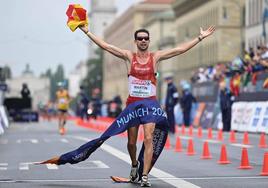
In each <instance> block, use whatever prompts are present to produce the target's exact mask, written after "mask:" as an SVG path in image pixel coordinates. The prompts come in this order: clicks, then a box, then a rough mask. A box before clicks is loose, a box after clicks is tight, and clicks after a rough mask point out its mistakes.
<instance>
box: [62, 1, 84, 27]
mask: <svg viewBox="0 0 268 188" xmlns="http://www.w3.org/2000/svg"><path fill="white" fill-rule="evenodd" d="M66 15H67V16H68V21H67V25H68V27H69V28H70V29H71V30H72V31H73V32H74V31H75V30H76V29H77V27H78V26H80V25H86V26H87V25H88V18H87V11H86V10H85V9H84V8H83V7H82V6H81V5H79V4H74V5H69V8H68V9H67V11H66Z"/></svg>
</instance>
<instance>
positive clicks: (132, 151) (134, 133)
mask: <svg viewBox="0 0 268 188" xmlns="http://www.w3.org/2000/svg"><path fill="white" fill-rule="evenodd" d="M138 130H139V127H131V128H129V129H128V131H127V133H128V134H127V135H128V143H127V149H128V153H129V155H130V159H131V162H132V166H136V165H137V159H136V154H137V145H136V144H137V137H138Z"/></svg>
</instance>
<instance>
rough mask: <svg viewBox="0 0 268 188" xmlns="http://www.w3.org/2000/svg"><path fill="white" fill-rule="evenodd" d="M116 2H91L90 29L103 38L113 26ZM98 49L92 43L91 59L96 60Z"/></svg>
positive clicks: (104, 0)
mask: <svg viewBox="0 0 268 188" xmlns="http://www.w3.org/2000/svg"><path fill="white" fill-rule="evenodd" d="M115 1H116V0H109V1H107V0H91V1H90V11H89V15H88V16H89V29H90V31H91V32H92V33H94V34H96V35H97V36H99V37H101V38H103V31H104V30H105V29H106V28H107V27H108V26H109V25H110V24H111V22H112V21H113V20H114V19H115V16H116V7H115ZM97 48H98V47H97V46H96V44H94V43H93V42H92V41H90V47H89V59H94V58H96V56H97V54H96V53H95V52H96V49H97Z"/></svg>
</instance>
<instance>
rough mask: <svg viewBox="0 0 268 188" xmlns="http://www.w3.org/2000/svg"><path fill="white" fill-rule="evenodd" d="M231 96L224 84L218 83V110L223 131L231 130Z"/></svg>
mask: <svg viewBox="0 0 268 188" xmlns="http://www.w3.org/2000/svg"><path fill="white" fill-rule="evenodd" d="M232 101H233V100H232V95H231V93H230V92H229V91H228V90H227V88H226V84H225V82H224V81H223V82H221V83H220V108H221V114H222V124H223V131H227V132H229V131H230V130H231V118H232Z"/></svg>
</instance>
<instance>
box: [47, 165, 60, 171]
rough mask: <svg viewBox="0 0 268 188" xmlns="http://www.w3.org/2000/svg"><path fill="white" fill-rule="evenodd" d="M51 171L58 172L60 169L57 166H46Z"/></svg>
mask: <svg viewBox="0 0 268 188" xmlns="http://www.w3.org/2000/svg"><path fill="white" fill-rule="evenodd" d="M46 165H47V168H48V169H49V170H58V169H59V167H58V166H57V165H55V164H46Z"/></svg>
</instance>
